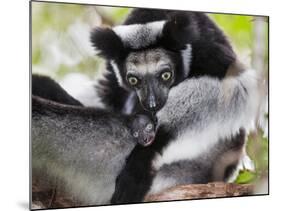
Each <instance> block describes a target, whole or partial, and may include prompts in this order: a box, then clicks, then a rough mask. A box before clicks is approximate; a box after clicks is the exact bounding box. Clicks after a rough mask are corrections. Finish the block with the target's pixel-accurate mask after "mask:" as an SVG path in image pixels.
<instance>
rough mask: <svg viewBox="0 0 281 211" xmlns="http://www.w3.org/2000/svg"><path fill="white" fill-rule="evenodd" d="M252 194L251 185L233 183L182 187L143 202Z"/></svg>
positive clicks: (149, 197) (171, 189) (168, 190)
mask: <svg viewBox="0 0 281 211" xmlns="http://www.w3.org/2000/svg"><path fill="white" fill-rule="evenodd" d="M252 193H253V185H250V184H243V185H238V184H233V183H223V182H216V183H208V184H192V185H182V186H176V187H172V188H168V189H166V190H164V191H163V192H162V193H159V194H152V195H148V196H147V197H146V198H145V201H169V200H185V199H201V198H202V199H203V198H216V197H227V196H242V195H250V194H252Z"/></svg>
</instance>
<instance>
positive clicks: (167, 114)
mask: <svg viewBox="0 0 281 211" xmlns="http://www.w3.org/2000/svg"><path fill="white" fill-rule="evenodd" d="M255 86H256V81H255V78H254V77H252V72H251V71H246V72H244V73H241V75H239V76H237V77H232V76H229V77H227V78H226V79H223V80H222V81H219V80H218V79H212V78H209V77H202V78H200V79H188V80H185V81H184V82H182V83H180V84H179V85H178V86H175V87H173V88H172V89H171V91H170V93H169V98H168V100H167V102H166V104H165V106H164V107H163V108H162V109H161V110H160V111H159V112H157V118H158V122H159V123H158V125H159V128H158V130H157V134H156V136H155V140H154V142H153V143H152V144H151V145H150V146H149V147H135V143H134V141H133V139H134V136H132V134H131V133H132V131H131V130H130V128H131V127H132V126H134V124H131V120H130V119H129V121H128V118H127V116H124V115H121V114H116V113H111V112H108V111H105V110H101V109H99V110H98V109H93V108H83V107H77V106H67V105H59V104H56V103H54V102H51V101H45V100H42V99H39V98H36V97H33V102H32V103H33V105H32V162H33V163H32V168H33V179H34V180H39V181H41V182H43V183H47V185H48V186H50V184H52V183H54V182H56V184H59V185H60V186H62V187H63V188H61V189H60V188H59V190H60V191H64V190H65V191H66V192H69V193H71V194H73V195H74V196H75V197H76V198H77V199H78V200H79V201H82V202H83V204H82V205H95V204H107V203H109V201H110V198H111V196H112V194H113V192H114V187H115V179H116V177H117V175H118V174H119V172H120V171H122V172H121V174H120V175H121V176H120V175H119V176H118V179H117V186H116V190H118V189H119V188H120V187H119V185H121V188H123V184H122V182H121V183H120V181H119V180H122V181H123V182H124V181H125V182H126V185H127V188H126V190H125V191H124V192H120V191H117V192H116V191H115V194H114V196H113V202H114V203H119V202H124V198H125V200H126V202H136V201H138V202H139V201H141V200H142V199H143V197H144V195H145V194H147V193H149V192H150V193H155V192H158V191H161V189H162V188H165V187H169V186H172V185H175V184H178V183H181V182H183V183H185V182H186V183H188V182H192V181H200V182H208V181H213V180H222V179H223V178H224V177H225V171H222V172H220V171H217V170H216V166H217V164H218V163H219V165H225V166H226V167H227V166H229V165H233V164H236V162H238V159H239V155H240V153H241V152H242V149H243V147H242V146H243V144H244V135H243V133H244V132H243V130H242V132H241V130H239V129H240V127H242V128H245V129H248V128H249V127H250V123H251V120H252V118H251V117H252V116H253V115H254V113H255V103H256V101H255V97H256V96H255V90H256V87H255ZM183 90H184V91H183ZM133 120H134V119H133ZM148 120H149V119H147V123H149V124H150V122H149V121H148ZM141 122H142V121H141ZM135 123H136V125H137V127H136V129H139V128H142V129H143V130H142V131H144V130H146V126H145V125H146V124H142V123H141V124H140V125H139V122H138V121H137V122H135ZM144 126H145V127H144ZM149 128H150V129H151V127H149ZM198 131H200V133H198ZM153 132H154V129H153ZM153 132H152V134H153ZM239 132H240V134H238V133H239ZM241 134H242V136H241ZM147 137H149V136H147ZM206 137H207V138H206ZM221 137H223V138H221ZM225 137H227V138H225ZM132 150H133V152H131V151H132ZM134 151H142V153H134ZM175 151H176V153H175ZM227 152H230V153H227ZM224 153H226V154H228V156H229V155H230V156H231V154H232V153H233V155H232V156H231V157H230V158H228V159H224V158H225V157H223V156H224ZM129 154H130V155H129ZM128 155H129V157H128V160H127V164H126V165H125V159H126V157H127V156H128ZM208 158H209V159H208ZM210 158H212V159H210ZM136 161H137V162H136ZM201 163H204V166H200V165H199V164H201ZM197 164H198V168H197V169H196V165H197ZM124 165H125V167H124ZM205 167H206V168H205ZM207 167H208V168H207ZM200 168H201V169H200ZM171 169H172V170H173V169H174V170H175V171H173V172H171V171H170V170H171ZM184 169H185V170H188V169H191V170H194V172H195V173H194V174H193V176H192V175H191V176H190V174H189V173H190V171H184ZM222 169H224V168H222ZM132 171H133V172H132ZM124 172H125V174H124ZM131 173H133V174H132V175H131ZM135 173H136V174H135ZM167 175H168V177H167ZM198 175H201V177H200V176H198ZM162 182H164V183H162ZM136 184H137V186H135V185H136ZM161 184H164V186H163V185H161ZM131 185H132V187H131ZM64 188H65V189H64ZM116 193H119V194H120V193H121V194H120V195H119V194H118V195H116ZM123 194H124V195H123ZM127 194H131V195H129V196H128V195H127Z"/></svg>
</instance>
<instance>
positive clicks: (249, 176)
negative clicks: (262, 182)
mask: <svg viewBox="0 0 281 211" xmlns="http://www.w3.org/2000/svg"><path fill="white" fill-rule="evenodd" d="M255 179H256V174H255V172H252V171H249V170H243V171H240V172H239V175H238V177H237V178H236V180H235V182H236V183H238V184H246V183H252V182H254V181H255Z"/></svg>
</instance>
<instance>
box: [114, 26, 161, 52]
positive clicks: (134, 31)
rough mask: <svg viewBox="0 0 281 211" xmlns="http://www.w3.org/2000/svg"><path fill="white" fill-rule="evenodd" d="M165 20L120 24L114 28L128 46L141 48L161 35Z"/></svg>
mask: <svg viewBox="0 0 281 211" xmlns="http://www.w3.org/2000/svg"><path fill="white" fill-rule="evenodd" d="M164 24H165V21H154V22H149V23H146V24H131V25H120V26H116V27H114V28H113V31H114V32H115V33H116V34H117V36H119V37H120V38H121V40H122V42H123V44H124V45H125V46H126V47H130V48H133V49H139V48H142V47H147V46H149V45H151V44H153V43H154V42H155V41H156V39H157V38H158V37H159V36H161V34H162V30H163V26H164Z"/></svg>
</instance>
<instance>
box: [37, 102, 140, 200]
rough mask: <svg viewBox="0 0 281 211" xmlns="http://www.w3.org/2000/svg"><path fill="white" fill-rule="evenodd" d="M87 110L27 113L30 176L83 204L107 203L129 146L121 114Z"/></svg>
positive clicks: (131, 140)
mask: <svg viewBox="0 0 281 211" xmlns="http://www.w3.org/2000/svg"><path fill="white" fill-rule="evenodd" d="M49 106H51V107H52V105H49ZM57 107H58V106H57ZM57 107H55V109H61V108H62V109H63V107H62V106H61V107H58V108H57ZM85 110H86V111H85ZM92 113H94V112H92V111H91V109H84V108H71V112H66V113H63V114H60V113H57V112H56V110H48V111H45V110H44V111H42V113H41V112H37V111H34V110H33V112H32V170H33V172H32V174H33V179H34V180H36V181H39V182H40V183H45V184H44V185H45V186H49V187H52V186H53V185H54V184H55V183H58V184H60V185H59V186H58V187H56V188H58V190H57V191H58V192H64V193H69V194H70V195H71V196H73V197H74V198H75V199H77V200H78V201H80V202H82V203H83V205H97V204H107V203H109V200H110V197H111V195H112V193H113V191H114V187H115V186H114V185H115V179H116V177H117V175H118V174H119V171H120V170H121V168H122V166H123V165H124V162H125V158H126V157H127V155H128V154H129V153H130V151H131V150H132V149H133V147H134V146H135V142H134V141H133V137H132V135H131V133H130V130H129V129H128V127H127V126H126V124H125V121H126V120H125V119H122V118H120V117H119V116H115V115H110V118H107V117H103V116H102V115H101V116H97V115H92ZM85 114H87V115H85Z"/></svg>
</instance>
